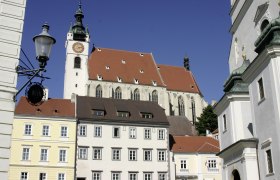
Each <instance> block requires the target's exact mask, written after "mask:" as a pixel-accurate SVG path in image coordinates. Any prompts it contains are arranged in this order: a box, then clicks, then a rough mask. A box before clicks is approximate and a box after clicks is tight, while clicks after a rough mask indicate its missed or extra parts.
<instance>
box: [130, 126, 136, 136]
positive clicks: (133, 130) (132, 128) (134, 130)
mask: <svg viewBox="0 0 280 180" xmlns="http://www.w3.org/2000/svg"><path fill="white" fill-rule="evenodd" d="M129 138H130V139H136V128H135V127H130V128H129Z"/></svg>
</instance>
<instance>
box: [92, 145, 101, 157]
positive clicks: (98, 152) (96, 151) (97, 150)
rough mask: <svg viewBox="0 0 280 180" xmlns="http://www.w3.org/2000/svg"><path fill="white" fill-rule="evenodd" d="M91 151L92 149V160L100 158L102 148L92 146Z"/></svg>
mask: <svg viewBox="0 0 280 180" xmlns="http://www.w3.org/2000/svg"><path fill="white" fill-rule="evenodd" d="M92 151H93V155H92V156H93V157H92V159H94V160H100V159H102V148H97V147H94V148H93V149H92Z"/></svg>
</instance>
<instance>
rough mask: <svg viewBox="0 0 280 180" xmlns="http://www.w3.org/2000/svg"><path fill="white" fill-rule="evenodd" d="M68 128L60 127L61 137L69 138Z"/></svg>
mask: <svg viewBox="0 0 280 180" xmlns="http://www.w3.org/2000/svg"><path fill="white" fill-rule="evenodd" d="M67 131H68V127H67V126H61V127H60V136H61V137H67V136H68V134H67V133H68V132H67Z"/></svg>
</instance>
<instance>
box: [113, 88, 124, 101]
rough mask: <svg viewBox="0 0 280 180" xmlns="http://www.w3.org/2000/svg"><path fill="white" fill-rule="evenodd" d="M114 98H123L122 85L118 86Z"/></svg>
mask: <svg viewBox="0 0 280 180" xmlns="http://www.w3.org/2000/svg"><path fill="white" fill-rule="evenodd" d="M114 99H122V89H121V88H120V87H117V89H116V91H115V94H114Z"/></svg>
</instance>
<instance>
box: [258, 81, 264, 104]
mask: <svg viewBox="0 0 280 180" xmlns="http://www.w3.org/2000/svg"><path fill="white" fill-rule="evenodd" d="M258 87H259V98H260V100H262V99H264V86H263V79H262V78H260V79H259V80H258Z"/></svg>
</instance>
